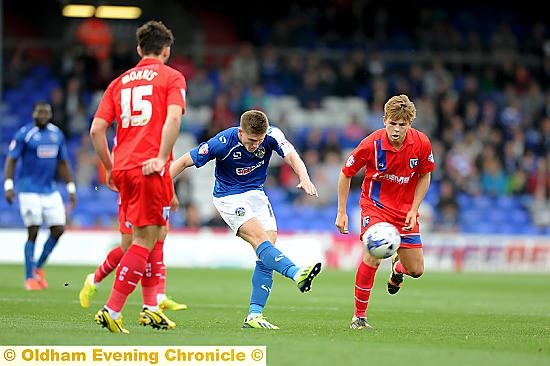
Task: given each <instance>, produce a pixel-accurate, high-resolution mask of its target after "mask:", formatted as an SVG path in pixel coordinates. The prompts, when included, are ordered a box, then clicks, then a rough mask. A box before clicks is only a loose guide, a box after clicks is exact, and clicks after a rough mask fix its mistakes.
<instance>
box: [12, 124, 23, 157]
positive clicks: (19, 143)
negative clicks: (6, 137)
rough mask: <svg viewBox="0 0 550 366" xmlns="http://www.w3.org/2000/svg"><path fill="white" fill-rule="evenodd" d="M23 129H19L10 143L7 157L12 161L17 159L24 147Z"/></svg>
mask: <svg viewBox="0 0 550 366" xmlns="http://www.w3.org/2000/svg"><path fill="white" fill-rule="evenodd" d="M25 132H26V129H25V127H21V128H20V129H19V130H18V131H17V132H16V133H15V136H14V137H13V139H12V140H11V142H10V146H9V149H8V156H9V157H10V158H13V159H16V160H17V159H19V158H20V157H21V154H22V153H23V148H24V147H25Z"/></svg>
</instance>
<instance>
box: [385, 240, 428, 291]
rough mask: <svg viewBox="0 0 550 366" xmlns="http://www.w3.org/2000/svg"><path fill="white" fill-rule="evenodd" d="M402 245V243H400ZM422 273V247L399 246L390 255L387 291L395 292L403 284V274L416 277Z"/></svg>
mask: <svg viewBox="0 0 550 366" xmlns="http://www.w3.org/2000/svg"><path fill="white" fill-rule="evenodd" d="M402 245H403V244H402ZM423 273H424V254H423V251H422V248H421V247H420V248H410V247H403V246H402V247H400V248H399V249H398V250H397V253H396V254H394V256H393V257H392V271H391V275H390V278H389V280H388V292H389V293H390V294H392V295H394V294H396V293H397V292H398V291H399V289H400V288H401V286H402V285H403V276H404V275H406V276H410V277H413V278H418V277H420V276H422V274H423Z"/></svg>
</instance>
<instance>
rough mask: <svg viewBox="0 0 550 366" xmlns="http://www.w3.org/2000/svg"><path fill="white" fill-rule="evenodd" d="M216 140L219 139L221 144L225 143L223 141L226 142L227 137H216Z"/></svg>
mask: <svg viewBox="0 0 550 366" xmlns="http://www.w3.org/2000/svg"><path fill="white" fill-rule="evenodd" d="M218 140H220V142H221V143H222V144H225V143H226V142H227V139H226V138H225V136H220V137H218Z"/></svg>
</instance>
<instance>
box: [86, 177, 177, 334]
mask: <svg viewBox="0 0 550 366" xmlns="http://www.w3.org/2000/svg"><path fill="white" fill-rule="evenodd" d="M167 178H168V179H170V178H169V177H167ZM112 179H113V182H114V183H115V184H116V186H117V188H118V190H119V192H120V199H121V204H122V205H123V206H124V207H125V211H126V216H127V219H128V221H129V222H131V223H133V224H134V227H133V229H134V231H133V240H132V244H131V245H130V247H129V248H128V250H127V251H126V252H125V253H124V255H123V256H122V259H121V260H120V263H119V265H118V268H117V272H116V277H115V280H114V284H113V288H112V290H111V294H110V296H109V299H108V300H107V303H106V305H105V306H104V307H103V309H100V310H99V311H98V312H97V314H96V317H95V320H96V322H97V323H98V324H100V325H101V326H103V327H106V328H107V329H108V330H109V331H111V332H117V329H116V328H115V327H110V325H111V322H110V320H113V321H115V322H116V321H117V320H119V319H120V318H121V311H122V308H123V307H124V305H125V303H126V300H127V299H128V296H129V295H130V294H131V293H132V292H133V291H134V290H135V288H136V286H137V284H138V283H139V281H140V280H141V278H142V276H143V274H144V273H145V267H146V265H147V260H148V258H149V253H150V251H151V250H152V249H153V246H154V245H155V242H156V239H157V237H158V234H159V230H160V227H161V226H162V225H164V224H165V223H166V219H165V217H164V205H163V203H164V202H166V205H167V204H168V203H169V200H166V197H165V196H166V192H164V188H163V185H162V179H163V177H161V176H160V175H150V176H144V175H143V173H142V172H141V168H136V169H132V170H125V171H114V172H113V175H112Z"/></svg>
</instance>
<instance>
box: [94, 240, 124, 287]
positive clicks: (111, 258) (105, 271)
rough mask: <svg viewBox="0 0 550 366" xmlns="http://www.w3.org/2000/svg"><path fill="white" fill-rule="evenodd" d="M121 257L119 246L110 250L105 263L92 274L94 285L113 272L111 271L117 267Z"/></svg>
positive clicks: (121, 252) (122, 253)
mask: <svg viewBox="0 0 550 366" xmlns="http://www.w3.org/2000/svg"><path fill="white" fill-rule="evenodd" d="M123 255H124V252H123V251H122V248H121V247H120V245H119V246H118V247H116V248H114V249H112V250H111V251H110V252H109V254H107V258H105V261H104V262H103V263H101V265H100V266H99V267H97V270H96V271H95V273H94V283H100V282H101V281H103V279H104V278H105V277H107V276H108V275H109V274H110V273H111V272H113V270H114V269H115V268H116V267H117V266H118V263H119V262H120V260H121V259H122V256H123Z"/></svg>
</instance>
